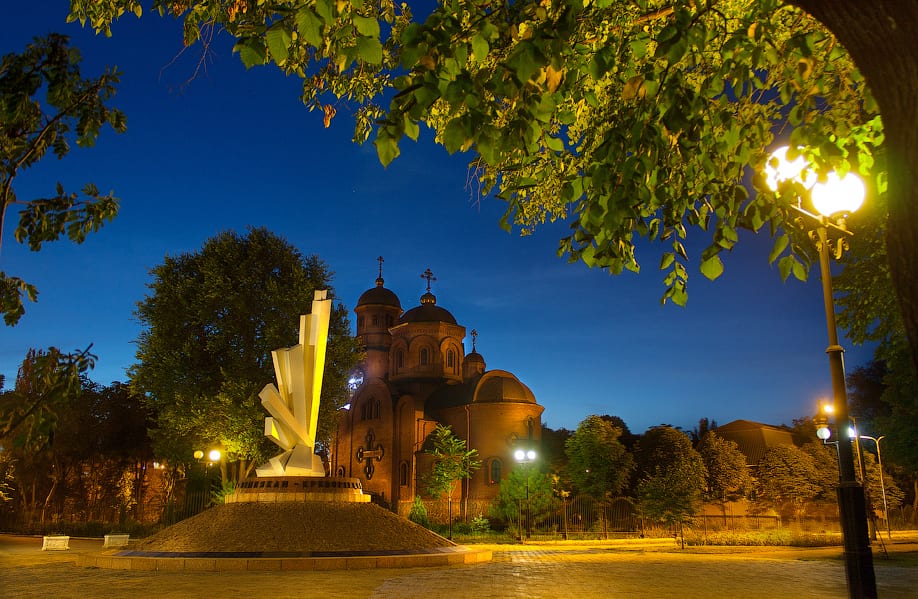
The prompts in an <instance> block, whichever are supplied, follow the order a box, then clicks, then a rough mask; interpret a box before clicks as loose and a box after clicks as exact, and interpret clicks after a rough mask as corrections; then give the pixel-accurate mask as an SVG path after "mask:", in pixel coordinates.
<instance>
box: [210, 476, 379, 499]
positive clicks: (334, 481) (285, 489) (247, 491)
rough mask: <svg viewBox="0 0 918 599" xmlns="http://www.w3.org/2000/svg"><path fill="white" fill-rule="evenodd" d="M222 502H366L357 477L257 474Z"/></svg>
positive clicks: (241, 484)
mask: <svg viewBox="0 0 918 599" xmlns="http://www.w3.org/2000/svg"><path fill="white" fill-rule="evenodd" d="M224 501H225V503H283V502H307V501H332V502H344V503H369V502H370V496H369V495H365V494H364V492H363V485H361V483H360V479H358V478H339V477H329V476H258V477H251V478H247V479H245V480H244V481H242V482H241V483H239V485H238V486H237V487H236V491H235V492H233V494H232V495H227V496H226V498H225V499H224Z"/></svg>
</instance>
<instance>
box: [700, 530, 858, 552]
mask: <svg viewBox="0 0 918 599" xmlns="http://www.w3.org/2000/svg"><path fill="white" fill-rule="evenodd" d="M839 543H840V537H838V536H837V535H831V536H830V535H826V534H815V533H797V532H793V531H791V530H788V529H786V528H779V529H774V530H760V531H750V532H713V533H708V534H706V535H701V534H698V531H691V532H690V531H688V530H686V534H685V544H686V545H691V546H698V545H723V546H745V547H825V546H826V545H838V544H839Z"/></svg>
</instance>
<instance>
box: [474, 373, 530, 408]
mask: <svg viewBox="0 0 918 599" xmlns="http://www.w3.org/2000/svg"><path fill="white" fill-rule="evenodd" d="M477 387H478V388H477V389H475V397H474V399H473V400H472V401H473V402H475V403H501V402H514V403H532V404H534V403H536V400H535V395H533V394H532V391H531V390H530V389H529V387H527V386H526V385H524V384H523V383H521V382H520V380H519V379H518V378H516V377H515V376H513V375H512V374H510V373H509V372H507V371H505V370H491V371H490V372H487V373H486V374H485V375H484V376H482V377H481V380H479V381H478V385H477Z"/></svg>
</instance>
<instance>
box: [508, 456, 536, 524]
mask: <svg viewBox="0 0 918 599" xmlns="http://www.w3.org/2000/svg"><path fill="white" fill-rule="evenodd" d="M513 458H514V459H515V460H516V461H517V463H518V464H531V463H532V462H534V461H535V459H536V452H535V450H534V449H525V450H524V449H517V450H516V451H515V452H513ZM529 474H530V472H529V468H528V467H527V468H526V538H527V539H529V538H530V537H532V513H531V511H530V505H529ZM521 528H522V527H521Z"/></svg>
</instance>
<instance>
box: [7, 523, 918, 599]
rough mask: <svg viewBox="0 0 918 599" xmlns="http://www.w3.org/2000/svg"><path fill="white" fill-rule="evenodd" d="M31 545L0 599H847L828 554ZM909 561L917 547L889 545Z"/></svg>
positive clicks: (881, 578)
mask: <svg viewBox="0 0 918 599" xmlns="http://www.w3.org/2000/svg"><path fill="white" fill-rule="evenodd" d="M40 548H41V539H40V538H34V537H33V538H29V537H10V536H3V535H0V594H2V595H3V596H4V597H36V598H38V597H41V598H46V597H55V596H56V597H74V598H79V599H93V598H95V597H100V598H101V597H118V598H122V597H124V598H131V597H142V598H144V599H152V598H159V597H163V598H178V597H182V598H195V597H271V598H272V599H274V598H278V599H279V598H283V597H310V598H326V597H327V598H329V599H332V598H334V599H347V598H352V597H353V598H362V599H365V598H373V599H384V598H385V599H388V598H398V599H403V598H405V599H410V598H414V597H417V598H421V597H423V598H425V599H430V598H434V599H436V598H439V597H450V598H458V599H463V598H469V599H489V598H499V599H516V598H524V597H525V598H527V599H529V598H542V597H544V598H552V599H555V598H559V597H573V598H575V599H588V598H593V597H614V598H619V597H625V598H628V597H679V598H680V599H688V598H695V597H697V598H711V597H714V598H717V597H725V598H726V597H731V598H733V597H744V598H747V597H748V598H758V597H762V598H765V597H768V598H769V599H771V598H773V597H795V598H798V597H799V598H807V597H809V598H837V597H845V596H846V595H847V592H846V589H845V582H844V570H843V565H842V562H841V560H840V559H839V556H840V550H839V549H838V548H829V549H817V550H793V549H775V550H772V551H767V550H757V551H750V550H748V549H738V550H736V552H733V551H730V550H729V549H726V548H718V549H713V550H712V549H708V550H706V551H705V552H702V551H700V550H699V551H696V550H686V551H678V550H674V549H672V548H666V547H653V546H651V545H649V544H648V545H643V546H642V545H641V544H640V543H639V542H637V543H614V544H613V543H602V544H600V543H593V544H570V545H563V546H562V545H524V546H522V545H513V546H507V545H495V546H491V547H489V548H490V549H492V550H493V551H494V560H493V561H492V562H491V563H487V564H479V565H473V566H455V567H442V568H410V569H389V570H352V571H332V572H227V573H214V572H142V571H122V570H103V569H94V568H80V567H77V566H75V565H74V564H75V561H76V556H77V555H78V554H80V553H87V552H94V551H99V550H100V549H101V541H97V540H91V541H83V540H71V550H70V551H68V552H43V551H41V550H40ZM894 549H897V550H898V551H900V555H901V552H904V551H911V552H918V545H916V544H911V545H908V546H904V545H903V546H899V547H898V548H894ZM891 555H893V557H894V559H892V560H889V561H886V560H884V559H883V557H881V556H878V557H877V558H876V560H877V561H876V572H877V581H878V587H879V591H880V596H881V597H884V598H886V597H893V598H896V597H915V596H916V594H918V591H916V589H918V567H916V566H915V564H916V561H915V560H914V559H912V560H903V559H895V556H896V555H897V554H896V553H895V552H892V553H891Z"/></svg>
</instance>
